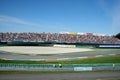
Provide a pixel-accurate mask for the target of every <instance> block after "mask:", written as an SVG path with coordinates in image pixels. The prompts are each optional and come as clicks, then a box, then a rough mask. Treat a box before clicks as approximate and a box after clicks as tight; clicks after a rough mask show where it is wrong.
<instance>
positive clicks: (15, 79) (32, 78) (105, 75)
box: [0, 72, 120, 80]
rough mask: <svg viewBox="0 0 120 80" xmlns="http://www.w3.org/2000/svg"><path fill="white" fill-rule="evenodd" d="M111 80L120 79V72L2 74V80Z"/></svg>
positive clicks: (0, 78)
mask: <svg viewBox="0 0 120 80" xmlns="http://www.w3.org/2000/svg"><path fill="white" fill-rule="evenodd" d="M110 78H115V79H118V78H119V79H120V72H80V73H56V74H55V73H50V74H42V73H41V74H0V80H102V79H110Z"/></svg>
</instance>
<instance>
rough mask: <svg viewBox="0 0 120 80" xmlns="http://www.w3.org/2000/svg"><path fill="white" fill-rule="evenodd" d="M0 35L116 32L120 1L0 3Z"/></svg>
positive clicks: (7, 0) (16, 0)
mask: <svg viewBox="0 0 120 80" xmlns="http://www.w3.org/2000/svg"><path fill="white" fill-rule="evenodd" d="M0 32H82V33H86V32H92V33H100V34H109V35H113V34H117V33H118V32H120V0H0Z"/></svg>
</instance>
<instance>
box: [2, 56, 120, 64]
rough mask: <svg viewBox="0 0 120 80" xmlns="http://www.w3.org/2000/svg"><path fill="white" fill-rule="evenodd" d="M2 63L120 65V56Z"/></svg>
mask: <svg viewBox="0 0 120 80" xmlns="http://www.w3.org/2000/svg"><path fill="white" fill-rule="evenodd" d="M0 63H16V64H97V63H120V55H112V56H104V57H96V58H92V57H90V58H86V59H73V60H57V61H53V60H52V61H49V60H47V61H18V60H0Z"/></svg>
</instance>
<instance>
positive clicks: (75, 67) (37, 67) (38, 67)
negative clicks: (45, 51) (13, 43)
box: [0, 63, 120, 71]
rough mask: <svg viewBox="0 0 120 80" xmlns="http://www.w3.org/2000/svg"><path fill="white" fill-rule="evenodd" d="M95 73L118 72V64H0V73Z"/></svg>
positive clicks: (119, 64)
mask: <svg viewBox="0 0 120 80" xmlns="http://www.w3.org/2000/svg"><path fill="white" fill-rule="evenodd" d="M1 70H2V71H4V70H11V71H14V70H15V71H16V70H24V71H96V70H120V63H116V64H10V63H9V64H7V63H0V71H1Z"/></svg>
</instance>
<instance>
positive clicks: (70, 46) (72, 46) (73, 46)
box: [53, 44, 76, 48]
mask: <svg viewBox="0 0 120 80" xmlns="http://www.w3.org/2000/svg"><path fill="white" fill-rule="evenodd" d="M53 47H63V48H75V47H76V46H75V45H58V44H55V45H54V46H53Z"/></svg>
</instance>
